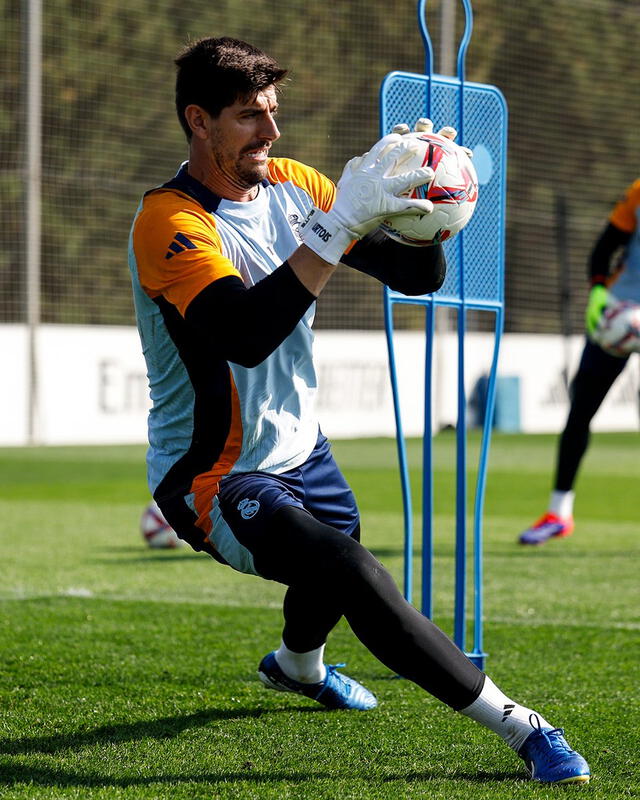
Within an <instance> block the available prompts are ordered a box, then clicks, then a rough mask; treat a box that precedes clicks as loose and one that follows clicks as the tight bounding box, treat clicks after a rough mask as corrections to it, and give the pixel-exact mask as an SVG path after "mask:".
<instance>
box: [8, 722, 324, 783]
mask: <svg viewBox="0 0 640 800" xmlns="http://www.w3.org/2000/svg"><path fill="white" fill-rule="evenodd" d="M291 711H298V712H311V713H316V712H318V711H319V712H323V711H324V709H322V708H321V707H318V708H317V709H316V708H307V707H306V706H300V707H295V706H293V707H292V706H289V707H287V708H282V709H268V710H265V709H261V708H256V709H228V710H221V709H215V710H214V709H212V710H210V711H198V712H197V713H195V714H186V715H183V716H176V717H162V718H161V719H154V720H144V721H140V722H130V723H121V724H114V725H103V726H101V727H99V728H94V729H93V730H88V731H77V732H76V733H62V734H58V735H53V736H25V737H23V738H16V739H11V738H8V737H4V738H0V755H27V754H30V755H32V754H35V753H47V754H51V753H57V752H60V751H61V750H69V749H75V748H82V747H91V746H93V745H102V744H118V743H119V742H129V741H139V740H140V739H149V738H151V739H172V738H173V737H175V736H178V735H179V734H180V733H182V732H183V731H185V730H189V729H190V728H199V727H203V726H205V725H209V724H210V723H212V722H224V721H227V720H238V719H244V718H249V717H254V718H256V719H258V718H260V717H262V716H268V715H270V714H278V713H283V712H291ZM1 781H2V777H1V776H0V782H1Z"/></svg>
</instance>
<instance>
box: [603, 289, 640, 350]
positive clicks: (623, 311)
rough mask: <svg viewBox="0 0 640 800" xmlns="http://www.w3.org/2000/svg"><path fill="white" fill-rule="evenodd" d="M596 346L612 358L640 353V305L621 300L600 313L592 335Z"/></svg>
mask: <svg viewBox="0 0 640 800" xmlns="http://www.w3.org/2000/svg"><path fill="white" fill-rule="evenodd" d="M593 340H594V341H595V343H596V344H599V345H600V347H601V348H602V349H603V350H605V351H606V352H607V353H610V354H611V355H612V356H620V357H621V358H622V357H624V356H628V355H629V354H630V353H637V352H640V305H639V304H638V303H634V302H633V301H632V300H621V301H618V302H615V303H613V304H612V305H608V306H607V307H606V308H605V309H604V311H603V312H602V316H601V317H600V322H599V323H598V327H597V328H596V329H595V331H594V333H593Z"/></svg>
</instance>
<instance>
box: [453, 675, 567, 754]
mask: <svg viewBox="0 0 640 800" xmlns="http://www.w3.org/2000/svg"><path fill="white" fill-rule="evenodd" d="M460 713H461V714H464V715H465V716H467V717H471V719H475V721H476V722H480V723H481V724H482V725H484V726H485V727H487V728H489V729H490V730H492V731H494V733H497V734H498V736H502V738H503V739H504V740H505V742H506V743H507V744H508V745H509V747H512V748H513V749H514V750H515V751H516V753H517V752H518V750H519V749H520V748H521V747H522V745H523V744H524V741H525V739H526V738H527V737H528V736H529V734H530V733H532V732H533V731H534V730H535V729H536V728H537V727H538V722H537V721H536V720H535V719H534V723H535V727H534V725H532V724H531V722H530V721H529V717H530V716H531V715H532V714H533V715H534V716H535V717H537V719H538V720H539V721H540V722H539V725H540V727H541V728H552V727H553V725H549V723H548V722H547V721H546V720H545V718H544V717H543V716H542V715H541V714H538V713H537V712H536V711H532V710H531V709H530V708H525V707H524V706H521V705H518V703H514V701H513V700H510V699H509V698H508V697H507V696H506V695H505V694H503V693H502V692H501V691H500V689H498V687H497V686H496V685H495V683H494V682H493V681H492V680H491V679H490V678H488V677H486V676H485V681H484V686H483V687H482V692H480V697H478V698H477V700H474V701H473V703H471V705H470V706H467V707H466V708H463V709H462V710H461V711H460Z"/></svg>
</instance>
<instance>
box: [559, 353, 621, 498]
mask: <svg viewBox="0 0 640 800" xmlns="http://www.w3.org/2000/svg"><path fill="white" fill-rule="evenodd" d="M626 363H627V359H626V358H616V356H611V355H609V354H608V353H605V351H604V350H603V349H602V348H601V347H598V346H597V345H595V344H593V343H592V342H587V345H586V347H585V349H584V352H583V354H582V359H581V360H580V366H579V368H578V372H577V373H576V376H575V378H574V380H573V383H572V386H571V408H570V410H569V416H568V418H567V424H566V426H565V429H564V431H563V432H562V435H561V437H560V443H559V447H558V460H557V466H556V479H555V484H554V489H555V490H556V491H560V492H568V491H570V490H572V489H573V485H574V483H575V479H576V475H577V474H578V468H579V466H580V462H581V461H582V458H583V456H584V454H585V452H586V450H587V447H588V446H589V438H590V425H591V420H592V419H593V417H594V416H595V414H596V411H597V410H598V409H599V408H600V406H601V405H602V402H603V400H604V398H605V397H606V396H607V393H608V392H609V389H610V388H611V386H612V385H613V382H614V381H615V379H616V378H617V377H618V375H620V373H621V372H622V370H623V369H624V368H625V365H626Z"/></svg>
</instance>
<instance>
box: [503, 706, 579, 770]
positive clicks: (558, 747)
mask: <svg viewBox="0 0 640 800" xmlns="http://www.w3.org/2000/svg"><path fill="white" fill-rule="evenodd" d="M533 720H535V721H536V722H537V723H538V724H537V725H535V724H534V722H533ZM529 722H530V723H531V727H532V728H533V732H532V733H530V734H529V736H528V737H527V739H526V740H525V743H524V744H523V745H522V747H521V748H520V750H519V752H518V755H519V756H520V758H522V759H523V761H524V763H525V764H526V765H527V769H528V770H529V772H530V773H531V777H532V779H533V780H534V781H539V782H540V783H589V777H590V775H591V773H590V771H589V765H588V764H587V762H586V761H585V760H584V758H583V757H582V756H581V755H580V753H576V751H575V750H572V749H571V748H570V747H569V744H568V742H567V740H566V739H565V738H564V731H563V730H562V728H541V727H540V720H539V719H538V717H537V716H536V715H535V714H532V715H531V716H530V717H529Z"/></svg>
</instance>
